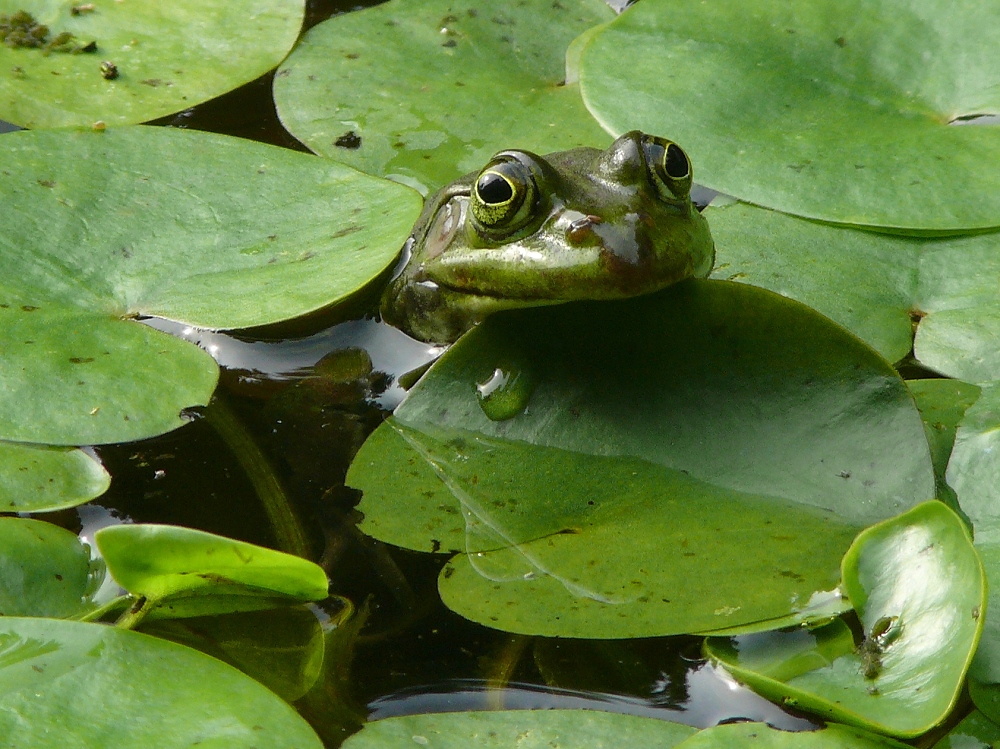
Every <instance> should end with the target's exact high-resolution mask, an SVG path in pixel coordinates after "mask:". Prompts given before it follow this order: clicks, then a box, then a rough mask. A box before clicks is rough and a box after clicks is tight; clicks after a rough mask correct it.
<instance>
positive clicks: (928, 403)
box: [906, 379, 981, 480]
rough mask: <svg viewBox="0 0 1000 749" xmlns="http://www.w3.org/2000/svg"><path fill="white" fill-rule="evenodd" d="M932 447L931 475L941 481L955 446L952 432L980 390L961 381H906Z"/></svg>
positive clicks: (953, 432) (977, 396)
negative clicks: (932, 462)
mask: <svg viewBox="0 0 1000 749" xmlns="http://www.w3.org/2000/svg"><path fill="white" fill-rule="evenodd" d="M906 385H907V387H909V388H910V392H911V393H913V399H914V400H915V401H916V403H917V409H918V410H919V411H920V417H921V418H922V419H923V420H924V427H925V428H926V430H927V441H928V442H929V443H930V446H931V459H932V460H933V461H934V474H935V476H938V477H939V478H940V479H941V480H944V475H945V471H946V470H947V468H948V460H949V458H951V451H952V448H953V447H954V446H955V432H956V430H957V429H958V425H959V423H961V421H962V418H963V417H964V416H965V412H966V411H967V410H968V409H969V407H970V406H971V405H972V404H973V403H975V402H976V399H978V398H979V394H980V392H981V389H980V388H979V387H977V386H976V385H970V384H969V383H967V382H962V381H961V380H945V379H941V380H908V381H907V383H906Z"/></svg>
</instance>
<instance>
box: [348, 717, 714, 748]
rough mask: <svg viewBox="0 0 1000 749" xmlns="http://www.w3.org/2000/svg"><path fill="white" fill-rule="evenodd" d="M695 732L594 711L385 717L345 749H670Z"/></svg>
mask: <svg viewBox="0 0 1000 749" xmlns="http://www.w3.org/2000/svg"><path fill="white" fill-rule="evenodd" d="M695 731H696V729H694V728H691V727H690V726H682V725H680V724H679V723H669V722H667V721H665V720H656V719H654V718H640V717H637V716H635V715H619V714H616V713H602V712H597V711H594V710H495V711H491V712H465V713H440V714H434V713H431V714H425V715H406V716H403V717H399V718H386V719H385V720H377V721H374V722H372V723H368V724H366V725H365V727H364V728H362V729H361V731H360V732H359V733H357V734H355V735H354V736H351V737H350V738H349V739H347V741H345V742H344V749H382V747H387V746H413V745H414V744H417V745H430V746H433V747H435V748H436V749H438V748H439V749H465V748H466V747H469V746H476V747H478V749H507V747H511V746H517V747H518V749H553V748H556V747H575V746H587V747H591V748H592V749H610V747H618V746H621V745H622V738H623V737H627V738H628V743H629V745H631V746H649V747H652V746H655V747H658V748H659V747H662V748H663V749H670V748H671V747H674V746H677V745H678V744H680V742H682V741H683V740H684V739H686V738H687V737H688V736H691V735H693V734H694V733H695Z"/></svg>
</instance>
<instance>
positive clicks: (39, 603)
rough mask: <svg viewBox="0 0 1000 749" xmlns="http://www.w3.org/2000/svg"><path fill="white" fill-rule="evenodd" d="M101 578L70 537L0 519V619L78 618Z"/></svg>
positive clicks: (46, 526)
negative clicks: (13, 617)
mask: <svg viewBox="0 0 1000 749" xmlns="http://www.w3.org/2000/svg"><path fill="white" fill-rule="evenodd" d="M103 579H104V568H103V565H101V564H100V563H99V562H98V563H93V562H91V559H90V548H89V547H88V546H87V545H86V544H83V543H81V542H80V539H79V538H77V536H76V534H75V533H70V532H69V531H67V530H64V529H63V528H60V527H59V526H57V525H52V524H51V523H45V522H42V521H41V520H29V519H27V518H0V617H3V616H52V617H71V616H79V615H80V614H84V613H86V612H87V611H89V610H91V609H93V608H94V604H93V601H92V596H93V594H94V593H95V592H96V591H97V589H98V588H99V587H100V585H101V582H102V581H103ZM0 642H2V641H0ZM2 662H3V655H2V644H0V663H2ZM0 678H2V677H0Z"/></svg>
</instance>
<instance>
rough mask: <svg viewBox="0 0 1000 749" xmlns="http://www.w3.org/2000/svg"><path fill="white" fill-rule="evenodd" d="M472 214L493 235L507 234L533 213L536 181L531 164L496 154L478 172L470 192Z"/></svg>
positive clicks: (527, 219) (520, 225) (536, 192)
mask: <svg viewBox="0 0 1000 749" xmlns="http://www.w3.org/2000/svg"><path fill="white" fill-rule="evenodd" d="M471 198H472V199H471V206H472V216H473V218H475V220H476V222H477V223H478V224H479V225H480V227H481V228H482V229H483V230H484V231H485V232H486V233H487V234H489V235H492V236H496V237H499V236H507V235H509V234H512V233H513V232H516V231H517V230H518V229H520V228H521V227H523V226H524V225H525V224H527V223H528V222H529V221H530V220H531V218H532V216H534V213H535V205H536V204H537V202H538V185H537V183H536V182H535V175H534V174H533V173H532V171H531V168H530V167H529V166H528V165H527V164H524V163H522V162H521V161H518V160H517V159H514V158H511V157H509V156H501V157H498V158H495V159H494V160H493V161H491V162H490V163H489V164H487V165H486V168H485V169H483V171H481V172H480V173H479V176H478V177H477V178H476V184H475V186H474V189H473V191H472V196H471Z"/></svg>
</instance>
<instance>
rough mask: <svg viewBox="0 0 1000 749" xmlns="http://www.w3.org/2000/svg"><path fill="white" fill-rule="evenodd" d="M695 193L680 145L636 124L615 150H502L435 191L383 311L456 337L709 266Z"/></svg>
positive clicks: (442, 338)
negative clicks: (505, 315)
mask: <svg viewBox="0 0 1000 749" xmlns="http://www.w3.org/2000/svg"><path fill="white" fill-rule="evenodd" d="M690 193H691V163H690V161H689V160H688V157H687V155H686V154H685V153H684V151H683V150H682V149H681V147H680V146H678V145H677V144H676V143H673V142H671V141H669V140H665V139H663V138H658V137H656V136H653V135H646V134H645V133H641V132H639V131H637V130H633V131H632V132H629V133H625V134H624V135H622V136H621V137H620V138H618V139H617V140H616V141H615V142H614V143H612V144H611V146H610V147H609V148H608V149H607V150H605V151H602V150H600V149H597V148H574V149H572V150H569V151H560V152H558V153H552V154H549V155H547V156H544V157H543V156H537V155H535V154H533V153H530V152H528V151H517V150H510V151H501V152H500V153H498V154H496V155H495V156H494V157H493V158H492V159H490V161H489V163H487V164H486V166H485V167H484V168H483V169H482V170H481V171H479V172H474V173H472V174H468V175H466V176H464V177H462V178H460V179H458V180H456V181H455V182H453V183H452V184H450V185H447V186H445V187H444V188H442V189H441V190H439V191H438V192H437V193H436V194H434V195H433V196H431V197H430V198H429V199H428V200H427V202H426V204H425V205H424V210H423V213H422V214H421V216H420V218H419V219H418V220H417V223H416V225H415V226H414V228H413V233H412V234H411V236H410V238H409V239H408V240H407V242H406V245H405V246H404V248H403V255H404V257H403V258H402V259H401V261H400V267H401V270H399V271H398V272H397V274H396V276H395V277H394V278H393V279H392V281H391V282H390V284H389V286H388V288H387V289H386V291H385V293H384V294H383V296H382V303H381V313H382V318H383V319H384V320H385V321H386V322H388V323H390V324H392V325H395V326H396V327H398V328H401V329H403V330H404V331H406V332H407V333H409V334H410V335H411V336H413V337H415V338H419V339H421V340H424V341H429V342H435V343H450V342H452V341H454V340H456V339H457V338H458V337H459V336H461V335H462V334H463V333H464V332H466V331H467V330H469V329H470V328H471V327H472V326H474V325H475V324H477V323H478V322H480V321H481V320H483V318H485V317H486V316H487V315H490V314H492V313H494V312H497V311H499V310H504V309H512V308H517V307H532V306H539V305H544V304H558V303H560V302H567V301H572V300H579V299H620V298H624V297H630V296H638V295H640V294H647V293H649V292H652V291H656V290H658V289H661V288H663V287H665V286H668V285H670V284H672V283H675V282H677V281H680V280H682V279H684V278H689V277H699V278H700V277H704V276H707V275H708V274H709V273H710V272H711V270H712V265H713V263H714V261H715V244H714V243H713V241H712V235H711V233H710V232H709V229H708V223H707V222H706V221H705V219H704V217H702V215H701V214H700V213H699V212H698V211H697V210H696V208H695V207H694V205H693V204H692V203H691V194H690Z"/></svg>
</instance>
